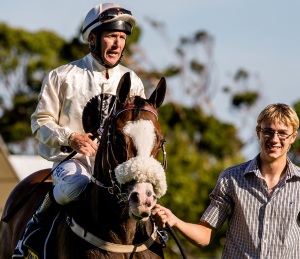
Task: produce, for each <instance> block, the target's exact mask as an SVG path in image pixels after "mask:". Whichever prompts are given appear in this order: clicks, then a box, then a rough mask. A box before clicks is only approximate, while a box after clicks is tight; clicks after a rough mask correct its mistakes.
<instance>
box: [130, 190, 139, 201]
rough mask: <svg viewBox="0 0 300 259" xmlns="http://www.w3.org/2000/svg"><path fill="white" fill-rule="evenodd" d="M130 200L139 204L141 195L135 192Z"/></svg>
mask: <svg viewBox="0 0 300 259" xmlns="http://www.w3.org/2000/svg"><path fill="white" fill-rule="evenodd" d="M130 200H131V201H133V202H135V203H137V202H138V201H139V194H138V193H137V192H133V193H132V194H131V195H130Z"/></svg>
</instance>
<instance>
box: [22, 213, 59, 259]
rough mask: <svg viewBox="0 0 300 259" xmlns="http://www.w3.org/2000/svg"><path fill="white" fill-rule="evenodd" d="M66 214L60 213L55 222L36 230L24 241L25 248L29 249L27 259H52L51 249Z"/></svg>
mask: <svg viewBox="0 0 300 259" xmlns="http://www.w3.org/2000/svg"><path fill="white" fill-rule="evenodd" d="M63 216H64V213H62V212H58V214H57V215H56V217H55V218H54V220H53V222H48V223H49V224H46V225H44V226H41V227H40V228H38V229H36V230H35V231H33V232H32V233H30V235H29V236H28V237H27V238H26V239H25V240H24V246H25V247H27V249H28V255H27V257H26V259H46V258H52V257H51V253H50V247H51V245H52V244H53V240H54V235H53V234H54V233H55V232H56V230H57V226H58V223H59V222H60V220H61V219H62V218H63Z"/></svg>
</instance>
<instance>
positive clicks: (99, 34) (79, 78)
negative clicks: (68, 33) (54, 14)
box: [12, 3, 145, 258]
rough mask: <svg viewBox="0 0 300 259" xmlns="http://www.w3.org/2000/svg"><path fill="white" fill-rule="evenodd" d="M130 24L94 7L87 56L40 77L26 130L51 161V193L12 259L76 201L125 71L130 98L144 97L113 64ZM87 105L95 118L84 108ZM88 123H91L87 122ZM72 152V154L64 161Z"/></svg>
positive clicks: (126, 15)
mask: <svg viewBox="0 0 300 259" xmlns="http://www.w3.org/2000/svg"><path fill="white" fill-rule="evenodd" d="M135 25H136V19H135V17H133V16H132V14H131V12H130V11H129V10H126V9H124V8H123V7H121V6H119V5H117V4H111V3H105V4H99V5H97V6H95V7H94V8H92V9H91V10H90V11H89V12H88V13H87V15H86V17H85V19H84V24H83V29H82V38H83V41H84V42H86V43H87V44H88V46H89V50H90V53H89V54H88V55H86V56H85V57H83V58H82V59H80V60H76V61H73V62H71V63H69V64H66V65H63V66H61V67H58V68H56V69H54V70H52V71H51V72H50V73H49V74H48V75H47V76H46V77H45V79H44V82H43V85H42V88H41V92H40V94H39V100H38V101H39V102H38V105H37V108H36V110H35V112H34V113H33V114H32V117H31V128H32V132H33V135H34V136H35V138H37V140H38V141H39V154H40V155H41V156H42V157H43V158H45V159H47V160H49V161H53V173H52V179H53V188H52V189H51V190H50V191H49V192H48V193H47V195H46V197H45V199H44V201H43V202H42V204H41V205H40V207H39V208H38V209H37V211H36V212H35V214H34V215H33V217H32V218H31V220H30V221H29V222H28V223H27V226H26V228H25V230H24V233H23V235H22V236H21V238H20V240H19V242H18V245H17V247H16V249H15V251H14V255H13V256H12V258H25V257H26V255H27V253H28V247H29V248H31V249H32V247H31V244H32V243H34V238H35V237H34V233H33V232H36V230H37V229H40V228H41V227H45V226H48V225H49V224H51V223H52V221H53V219H54V218H55V217H56V216H57V214H58V212H59V211H60V210H61V209H62V205H66V204H68V203H70V202H71V201H75V200H77V199H78V197H79V195H80V194H81V193H82V192H83V191H84V190H85V188H86V186H87V185H88V183H89V182H90V179H91V174H92V170H93V167H94V166H93V165H94V160H95V154H96V151H97V148H98V144H99V138H100V135H101V133H99V132H101V130H102V128H103V126H104V122H105V120H106V118H107V117H108V116H109V113H110V111H111V110H112V109H113V105H114V100H115V94H116V90H117V87H118V83H119V81H120V79H121V77H122V76H123V74H125V73H126V72H130V76H131V83H132V86H131V90H130V95H132V96H133V95H139V96H141V97H143V98H145V94H144V86H143V83H142V81H141V79H140V78H139V77H138V76H137V75H136V74H135V73H134V72H133V71H132V70H130V69H128V68H126V67H124V66H122V65H120V64H119V63H120V61H121V60H122V57H123V52H124V48H125V45H126V39H127V36H128V35H130V34H131V33H132V29H133V27H134V26H135ZM93 100H96V104H97V105H96V106H97V107H96V111H97V113H98V114H96V115H95V113H92V112H95V110H91V109H90V106H92V105H90V106H89V104H90V103H91V102H92V101H93ZM93 118H96V121H95V122H93V121H92V122H91V119H93ZM97 118H98V119H97ZM95 129H96V130H95ZM97 132H98V133H99V135H97ZM97 136H98V138H96V139H95V137H97ZM72 150H73V151H76V155H75V156H74V157H73V158H72V159H69V160H66V157H67V156H68V155H69V153H70V152H71V151H72ZM39 238H40V237H39Z"/></svg>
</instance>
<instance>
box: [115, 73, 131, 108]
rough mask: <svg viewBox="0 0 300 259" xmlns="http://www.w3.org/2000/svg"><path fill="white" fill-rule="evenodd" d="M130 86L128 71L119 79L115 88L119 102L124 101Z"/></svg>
mask: <svg viewBox="0 0 300 259" xmlns="http://www.w3.org/2000/svg"><path fill="white" fill-rule="evenodd" d="M130 86H131V79H130V73H129V72H126V73H125V74H124V75H123V76H122V77H121V79H120V82H119V85H118V88H117V93H116V95H117V99H118V101H119V102H120V103H125V101H126V99H127V97H128V95H129V91H130Z"/></svg>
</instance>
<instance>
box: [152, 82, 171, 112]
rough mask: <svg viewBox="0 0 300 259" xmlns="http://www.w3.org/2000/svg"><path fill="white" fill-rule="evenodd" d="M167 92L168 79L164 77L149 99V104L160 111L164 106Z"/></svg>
mask: <svg viewBox="0 0 300 259" xmlns="http://www.w3.org/2000/svg"><path fill="white" fill-rule="evenodd" d="M166 90H167V83H166V79H165V78H164V77H162V78H161V79H160V81H159V82H158V84H157V87H156V89H155V90H154V92H153V93H152V94H151V96H150V98H149V99H148V102H149V103H151V104H152V105H153V106H154V108H155V109H158V108H159V107H160V106H161V105H162V104H163V102H164V99H165V95H166Z"/></svg>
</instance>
